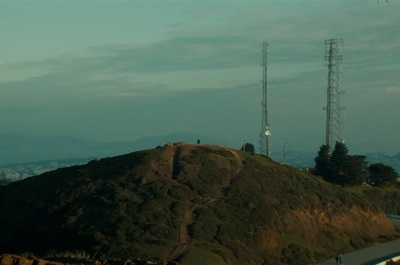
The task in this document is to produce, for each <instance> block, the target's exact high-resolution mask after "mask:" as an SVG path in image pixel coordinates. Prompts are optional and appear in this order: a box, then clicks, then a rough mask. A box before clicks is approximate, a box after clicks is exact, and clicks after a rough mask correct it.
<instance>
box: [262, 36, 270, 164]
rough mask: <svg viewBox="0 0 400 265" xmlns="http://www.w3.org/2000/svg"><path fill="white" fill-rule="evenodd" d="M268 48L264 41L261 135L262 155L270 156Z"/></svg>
mask: <svg viewBox="0 0 400 265" xmlns="http://www.w3.org/2000/svg"><path fill="white" fill-rule="evenodd" d="M267 48H268V42H266V41H264V42H263V46H262V49H261V51H262V62H261V67H262V69H263V71H262V75H263V79H262V101H261V108H262V111H261V133H260V154H264V155H266V156H270V155H271V152H270V151H269V137H270V136H271V132H270V131H269V123H268V100H267V99H268V97H267V94H268V87H267Z"/></svg>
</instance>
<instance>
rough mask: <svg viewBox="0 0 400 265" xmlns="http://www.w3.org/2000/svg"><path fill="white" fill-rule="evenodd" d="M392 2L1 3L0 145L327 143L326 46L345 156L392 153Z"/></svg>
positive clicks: (399, 123)
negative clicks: (266, 134)
mask: <svg viewBox="0 0 400 265" xmlns="http://www.w3.org/2000/svg"><path fill="white" fill-rule="evenodd" d="M399 14H400V1H399V0H390V1H389V2H386V1H383V0H380V1H379V2H377V1H376V0H352V1H348V0H296V1H295V0H291V1H289V0H191V1H189V0H151V1H148V0H34V1H33V0H0V134H5V133H19V134H26V135H49V136H54V135H68V136H74V137H78V138H82V139H89V140H93V141H133V140H137V139H140V138H142V137H147V136H158V135H165V134H170V133H176V132H187V133H195V134H198V135H207V136H213V137H218V138H222V139H225V140H227V141H228V142H229V143H230V145H231V147H236V148H240V146H241V144H242V143H243V141H244V140H247V141H248V142H251V143H253V144H254V145H255V146H256V149H257V150H258V145H259V138H260V137H259V135H260V132H261V105H260V102H261V97H262V84H261V79H262V68H261V67H260V62H261V55H262V54H261V48H262V42H263V41H267V42H269V46H268V89H269V90H268V113H269V114H268V115H269V123H270V131H271V133H272V136H271V137H270V145H271V149H272V150H281V149H282V147H283V145H284V142H287V148H288V150H296V151H305V152H317V150H318V148H319V146H320V145H321V144H324V141H325V116H326V113H325V112H324V111H323V107H324V106H326V89H327V75H328V69H327V67H326V65H325V64H326V63H325V60H324V56H325V44H324V41H325V40H326V39H332V38H338V39H343V41H344V45H343V61H342V64H341V65H340V81H339V85H340V89H341V90H343V91H344V92H345V94H344V95H342V97H341V102H342V106H346V111H344V112H343V113H342V117H343V119H345V125H344V136H345V138H346V145H347V146H348V148H349V150H350V151H351V152H352V153H358V154H366V153H371V152H385V153H387V154H396V153H399V152H400V15H399Z"/></svg>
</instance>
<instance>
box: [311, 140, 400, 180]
mask: <svg viewBox="0 0 400 265" xmlns="http://www.w3.org/2000/svg"><path fill="white" fill-rule="evenodd" d="M365 158H366V157H365V156H360V155H353V156H350V155H348V149H347V147H346V145H345V144H344V143H341V142H336V145H335V148H334V150H333V151H332V154H330V153H329V146H327V145H322V146H321V147H320V150H319V151H318V155H317V157H315V173H316V175H319V176H322V177H323V178H324V180H326V181H328V182H331V183H333V184H338V185H342V186H354V185H362V184H369V185H372V186H394V185H395V184H396V179H397V178H398V177H399V175H398V174H397V173H396V172H395V171H394V169H393V168H392V167H390V166H386V165H383V164H379V163H378V164H372V165H370V166H368V162H366V161H365Z"/></svg>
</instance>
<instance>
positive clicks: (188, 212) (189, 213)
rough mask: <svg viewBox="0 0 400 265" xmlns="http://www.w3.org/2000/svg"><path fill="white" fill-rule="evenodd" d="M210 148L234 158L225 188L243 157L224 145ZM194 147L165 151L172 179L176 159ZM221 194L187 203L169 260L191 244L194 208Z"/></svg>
mask: <svg viewBox="0 0 400 265" xmlns="http://www.w3.org/2000/svg"><path fill="white" fill-rule="evenodd" d="M207 147H210V148H212V149H214V150H215V149H224V150H226V151H229V152H231V153H232V155H233V156H234V157H235V160H236V167H235V170H234V171H233V172H231V174H230V175H231V177H230V178H229V179H227V180H226V181H225V182H224V183H223V184H222V187H223V188H226V187H228V186H229V184H230V182H231V180H232V178H234V177H235V176H237V175H238V174H240V172H241V171H242V170H243V158H242V157H241V156H240V155H239V154H238V153H237V152H236V151H235V150H233V149H230V148H227V147H224V146H207ZM194 148H196V146H192V145H184V146H182V147H179V146H178V147H176V148H174V149H173V151H172V152H171V150H172V149H171V150H168V151H166V153H165V157H164V158H167V157H169V158H168V161H170V162H169V163H170V166H171V173H172V176H173V178H174V179H176V177H177V175H178V174H179V167H178V165H177V162H176V161H177V160H178V159H179V158H180V157H182V156H185V155H189V154H190V152H191V150H193V149H194ZM223 196H224V195H223V194H221V196H220V198H216V199H213V200H210V199H206V200H205V201H204V202H202V203H200V204H193V205H188V206H187V207H186V209H185V212H184V214H183V217H182V220H181V224H180V230H179V242H178V245H177V246H176V247H175V249H174V250H173V251H172V252H171V254H170V255H169V257H168V259H169V260H175V259H177V258H179V257H180V256H182V255H183V254H185V253H186V252H188V251H189V250H190V249H191V248H192V247H193V246H192V240H191V238H190V235H189V229H188V227H189V226H190V225H192V224H193V222H194V219H195V215H194V213H193V212H194V210H196V209H198V208H201V207H208V206H209V205H210V204H212V203H215V202H216V201H218V200H220V199H222V198H223Z"/></svg>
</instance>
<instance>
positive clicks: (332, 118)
mask: <svg viewBox="0 0 400 265" xmlns="http://www.w3.org/2000/svg"><path fill="white" fill-rule="evenodd" d="M342 59H343V39H329V40H325V61H326V62H327V66H328V88H327V93H326V94H327V105H326V107H324V110H326V141H325V144H326V145H328V146H329V148H330V149H331V148H332V147H333V145H334V142H333V141H334V140H335V142H336V141H340V142H343V143H344V136H343V124H344V122H343V121H342V118H341V111H342V110H344V109H345V107H342V106H340V95H342V94H344V92H343V91H340V90H339V73H340V72H339V65H340V64H341V63H342Z"/></svg>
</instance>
